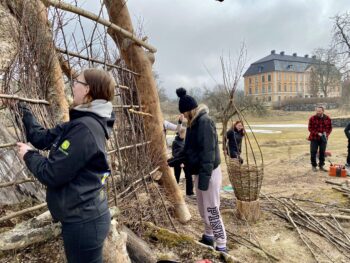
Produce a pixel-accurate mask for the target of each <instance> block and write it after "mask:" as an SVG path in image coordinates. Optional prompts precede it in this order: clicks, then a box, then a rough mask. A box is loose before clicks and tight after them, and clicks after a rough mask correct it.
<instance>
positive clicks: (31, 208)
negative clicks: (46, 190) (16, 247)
mask: <svg viewBox="0 0 350 263" xmlns="http://www.w3.org/2000/svg"><path fill="white" fill-rule="evenodd" d="M46 205H47V204H46V203H42V204H40V205H36V206H33V207H29V208H26V209H23V210H21V211H18V212H14V213H12V214H9V215H7V216H3V217H1V218H0V223H1V222H4V221H6V220H9V219H11V218H15V217H17V216H20V215H24V214H27V213H29V212H33V211H36V210H39V209H41V208H43V207H45V206H46Z"/></svg>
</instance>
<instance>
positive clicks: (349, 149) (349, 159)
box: [346, 141, 350, 164]
mask: <svg viewBox="0 0 350 263" xmlns="http://www.w3.org/2000/svg"><path fill="white" fill-rule="evenodd" d="M346 163H347V164H350V141H348V157H347V158H346Z"/></svg>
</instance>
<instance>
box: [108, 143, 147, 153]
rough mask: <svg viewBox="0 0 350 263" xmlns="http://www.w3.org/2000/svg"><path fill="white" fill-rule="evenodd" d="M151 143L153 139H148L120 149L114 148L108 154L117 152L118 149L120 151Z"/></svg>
mask: <svg viewBox="0 0 350 263" xmlns="http://www.w3.org/2000/svg"><path fill="white" fill-rule="evenodd" d="M150 143H151V141H147V142H141V143H136V144H133V145H127V146H123V147H120V148H119V149H114V150H111V151H108V152H107V154H112V153H115V152H117V151H118V150H119V151H123V150H126V149H131V148H134V147H140V146H144V145H147V144H150Z"/></svg>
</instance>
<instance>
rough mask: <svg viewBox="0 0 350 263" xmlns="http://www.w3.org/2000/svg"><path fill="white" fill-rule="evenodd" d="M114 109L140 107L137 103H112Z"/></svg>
mask: <svg viewBox="0 0 350 263" xmlns="http://www.w3.org/2000/svg"><path fill="white" fill-rule="evenodd" d="M113 108H114V109H130V108H136V109H137V108H140V106H139V105H113Z"/></svg>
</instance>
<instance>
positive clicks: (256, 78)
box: [255, 76, 258, 84]
mask: <svg viewBox="0 0 350 263" xmlns="http://www.w3.org/2000/svg"><path fill="white" fill-rule="evenodd" d="M257 83H258V76H255V84H257Z"/></svg>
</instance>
